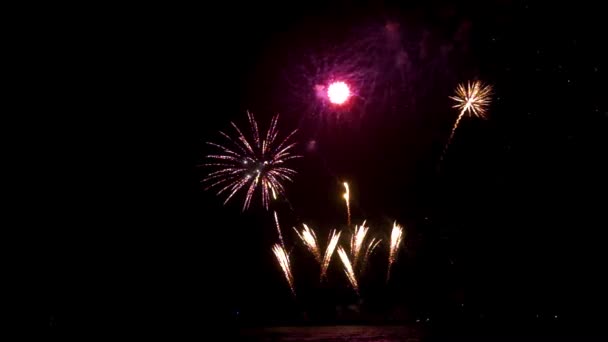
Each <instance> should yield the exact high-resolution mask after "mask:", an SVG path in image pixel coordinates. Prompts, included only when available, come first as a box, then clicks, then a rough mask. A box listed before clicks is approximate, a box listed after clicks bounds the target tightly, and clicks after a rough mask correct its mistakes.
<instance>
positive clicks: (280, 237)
mask: <svg viewBox="0 0 608 342" xmlns="http://www.w3.org/2000/svg"><path fill="white" fill-rule="evenodd" d="M274 223H275V224H276V226H277V231H278V232H279V240H280V241H281V246H283V248H285V241H283V234H281V226H280V225H279V216H278V215H277V211H276V210H275V211H274Z"/></svg>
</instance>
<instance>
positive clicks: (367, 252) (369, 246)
mask: <svg viewBox="0 0 608 342" xmlns="http://www.w3.org/2000/svg"><path fill="white" fill-rule="evenodd" d="M381 241H382V240H380V239H376V238H373V239H372V240H371V241H370V242H369V243H368V244H367V248H366V250H365V253H364V254H363V259H362V261H361V266H360V268H359V273H360V274H361V273H363V271H364V270H365V267H366V266H367V261H368V260H369V256H370V255H372V253H373V252H374V250H375V249H376V247H378V245H379V244H380V242H381Z"/></svg>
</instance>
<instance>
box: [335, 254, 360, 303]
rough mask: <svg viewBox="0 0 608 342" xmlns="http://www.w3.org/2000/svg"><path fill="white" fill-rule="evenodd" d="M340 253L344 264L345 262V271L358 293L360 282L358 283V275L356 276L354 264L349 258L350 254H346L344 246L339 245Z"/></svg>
mask: <svg viewBox="0 0 608 342" xmlns="http://www.w3.org/2000/svg"><path fill="white" fill-rule="evenodd" d="M338 255H339V256H340V259H341V260H342V264H344V273H345V274H346V277H347V278H348V281H349V282H350V284H351V286H352V287H353V289H354V290H355V292H357V294H359V284H358V283H357V277H356V276H355V271H354V270H353V265H352V264H351V263H350V260H349V259H348V255H347V254H346V252H345V251H344V249H343V248H342V247H338Z"/></svg>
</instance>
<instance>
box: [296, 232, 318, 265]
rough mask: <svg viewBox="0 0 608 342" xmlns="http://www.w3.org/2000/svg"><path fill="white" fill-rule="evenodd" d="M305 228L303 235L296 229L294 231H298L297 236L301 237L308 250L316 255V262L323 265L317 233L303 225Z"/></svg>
mask: <svg viewBox="0 0 608 342" xmlns="http://www.w3.org/2000/svg"><path fill="white" fill-rule="evenodd" d="M303 226H304V228H303V229H302V233H300V232H299V231H298V230H297V229H296V228H295V227H294V228H293V230H295V231H296V234H298V236H299V237H300V239H301V240H302V242H303V243H304V245H305V246H306V248H308V250H309V251H310V252H311V253H312V255H314V257H315V260H317V262H319V263H321V250H320V249H319V244H318V242H317V235H316V234H315V231H314V230H312V229H310V228H308V226H307V225H306V224H303Z"/></svg>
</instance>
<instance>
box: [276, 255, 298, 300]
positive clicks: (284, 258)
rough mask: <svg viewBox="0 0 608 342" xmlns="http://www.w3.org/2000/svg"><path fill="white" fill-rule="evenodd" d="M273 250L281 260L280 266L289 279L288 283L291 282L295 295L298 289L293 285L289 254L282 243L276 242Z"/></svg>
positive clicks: (279, 260)
mask: <svg viewBox="0 0 608 342" xmlns="http://www.w3.org/2000/svg"><path fill="white" fill-rule="evenodd" d="M272 251H273V252H274V255H275V256H276V258H277V261H278V262H279V266H281V269H282V270H283V274H284V275H285V279H287V283H288V284H289V288H290V289H291V293H292V294H293V295H294V296H295V295H296V291H295V289H294V287H293V276H292V274H291V265H290V263H289V255H287V252H285V248H283V246H281V245H280V244H275V245H274V246H273V247H272Z"/></svg>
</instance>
